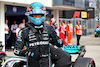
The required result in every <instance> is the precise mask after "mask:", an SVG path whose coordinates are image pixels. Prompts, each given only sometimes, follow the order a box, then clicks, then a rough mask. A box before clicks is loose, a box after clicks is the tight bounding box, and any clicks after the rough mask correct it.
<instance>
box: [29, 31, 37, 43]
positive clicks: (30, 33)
mask: <svg viewBox="0 0 100 67" xmlns="http://www.w3.org/2000/svg"><path fill="white" fill-rule="evenodd" d="M28 37H29V41H33V40H37V38H36V36H35V33H33V32H32V31H31V30H29V34H28Z"/></svg>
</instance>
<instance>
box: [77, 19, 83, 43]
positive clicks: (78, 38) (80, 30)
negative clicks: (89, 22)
mask: <svg viewBox="0 0 100 67" xmlns="http://www.w3.org/2000/svg"><path fill="white" fill-rule="evenodd" d="M82 29H83V28H82V25H80V21H77V25H76V26H75V31H76V36H77V45H80V43H79V41H80V38H81V35H82Z"/></svg>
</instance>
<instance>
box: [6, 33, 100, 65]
mask: <svg viewBox="0 0 100 67" xmlns="http://www.w3.org/2000/svg"><path fill="white" fill-rule="evenodd" d="M66 41H67V40H66ZM71 42H72V44H73V45H75V44H76V37H74V38H72V40H71ZM80 44H81V45H85V46H86V50H87V51H86V54H85V56H84V57H91V58H93V59H94V60H95V63H96V67H100V37H94V35H88V36H82V37H81V40H80ZM6 53H7V55H8V56H15V55H14V54H13V52H6ZM76 56H77V55H72V61H73V60H75V58H76Z"/></svg>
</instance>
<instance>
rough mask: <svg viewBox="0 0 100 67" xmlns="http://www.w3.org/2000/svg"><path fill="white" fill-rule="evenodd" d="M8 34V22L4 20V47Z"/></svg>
mask: <svg viewBox="0 0 100 67" xmlns="http://www.w3.org/2000/svg"><path fill="white" fill-rule="evenodd" d="M8 34H9V27H8V20H5V45H6V46H7V41H8Z"/></svg>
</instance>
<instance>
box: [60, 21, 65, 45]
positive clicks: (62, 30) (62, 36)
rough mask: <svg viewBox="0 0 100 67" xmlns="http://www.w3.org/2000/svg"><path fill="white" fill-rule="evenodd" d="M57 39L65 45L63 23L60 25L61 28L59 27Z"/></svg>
mask: <svg viewBox="0 0 100 67" xmlns="http://www.w3.org/2000/svg"><path fill="white" fill-rule="evenodd" d="M59 32H60V34H59V37H60V39H62V40H63V45H65V27H64V23H61V26H60V27H59Z"/></svg>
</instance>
